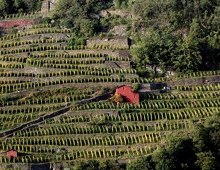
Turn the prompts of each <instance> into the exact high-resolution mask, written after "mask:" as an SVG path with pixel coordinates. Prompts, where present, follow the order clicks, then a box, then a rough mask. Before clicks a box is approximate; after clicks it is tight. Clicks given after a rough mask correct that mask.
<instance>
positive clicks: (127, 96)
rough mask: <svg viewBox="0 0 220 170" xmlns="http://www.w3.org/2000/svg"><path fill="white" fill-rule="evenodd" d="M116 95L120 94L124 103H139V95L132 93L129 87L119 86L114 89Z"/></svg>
mask: <svg viewBox="0 0 220 170" xmlns="http://www.w3.org/2000/svg"><path fill="white" fill-rule="evenodd" d="M115 93H117V94H120V95H121V96H122V97H123V99H124V101H125V102H129V103H132V104H138V103H139V101H140V96H139V93H135V92H133V89H132V87H131V86H125V85H124V86H121V87H118V88H117V89H116V92H115Z"/></svg>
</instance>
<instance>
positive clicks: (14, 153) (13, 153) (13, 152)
mask: <svg viewBox="0 0 220 170" xmlns="http://www.w3.org/2000/svg"><path fill="white" fill-rule="evenodd" d="M17 156H18V153H17V151H16V150H14V149H11V150H8V151H7V157H8V158H9V159H11V158H16V157H17Z"/></svg>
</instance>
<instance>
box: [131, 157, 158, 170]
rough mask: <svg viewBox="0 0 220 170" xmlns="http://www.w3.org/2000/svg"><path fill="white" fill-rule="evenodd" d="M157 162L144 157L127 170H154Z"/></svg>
mask: <svg viewBox="0 0 220 170" xmlns="http://www.w3.org/2000/svg"><path fill="white" fill-rule="evenodd" d="M154 169H155V162H154V161H153V159H152V157H151V156H147V157H143V158H141V159H137V160H136V161H132V162H130V163H129V164H128V166H127V170H154Z"/></svg>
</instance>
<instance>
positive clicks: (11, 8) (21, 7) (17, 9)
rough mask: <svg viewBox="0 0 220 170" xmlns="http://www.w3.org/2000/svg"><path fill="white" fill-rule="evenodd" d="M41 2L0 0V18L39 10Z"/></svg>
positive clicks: (34, 0) (36, 0)
mask: <svg viewBox="0 0 220 170" xmlns="http://www.w3.org/2000/svg"><path fill="white" fill-rule="evenodd" d="M41 2H42V1H41V0H0V16H5V15H7V14H13V13H22V12H23V13H30V12H34V11H36V10H40V8H41Z"/></svg>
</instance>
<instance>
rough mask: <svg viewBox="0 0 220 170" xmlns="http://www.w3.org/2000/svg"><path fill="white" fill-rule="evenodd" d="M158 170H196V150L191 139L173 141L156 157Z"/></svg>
mask: <svg viewBox="0 0 220 170" xmlns="http://www.w3.org/2000/svg"><path fill="white" fill-rule="evenodd" d="M154 159H155V162H156V170H161V169H163V170H182V169H196V165H195V162H196V160H197V157H196V155H195V148H194V145H193V141H192V140H191V139H178V138H177V139H172V140H171V141H170V143H169V145H168V146H167V147H165V148H164V149H162V150H161V151H160V152H158V153H156V154H155V155H154Z"/></svg>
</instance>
